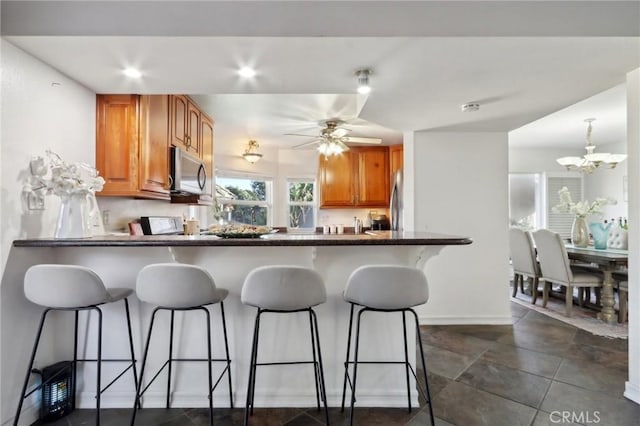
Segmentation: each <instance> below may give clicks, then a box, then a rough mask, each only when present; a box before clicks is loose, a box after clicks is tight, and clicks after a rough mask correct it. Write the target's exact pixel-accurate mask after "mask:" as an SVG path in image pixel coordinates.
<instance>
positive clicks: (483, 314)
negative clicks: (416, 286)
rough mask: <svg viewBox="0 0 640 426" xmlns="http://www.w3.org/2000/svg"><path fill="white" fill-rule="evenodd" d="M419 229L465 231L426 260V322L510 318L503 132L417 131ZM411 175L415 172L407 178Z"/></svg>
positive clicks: (415, 158) (423, 313)
mask: <svg viewBox="0 0 640 426" xmlns="http://www.w3.org/2000/svg"><path fill="white" fill-rule="evenodd" d="M407 143H410V144H412V145H413V147H412V148H409V149H408V152H411V149H413V153H414V154H413V158H408V157H407V156H405V161H407V160H410V161H413V162H414V177H413V180H414V183H415V188H414V193H415V200H414V202H415V207H414V209H415V210H414V217H415V230H416V231H424V230H427V231H431V232H439V233H446V234H453V235H461V236H467V237H470V238H472V239H473V244H471V245H467V246H452V247H446V248H444V249H443V250H442V252H441V253H440V255H439V256H438V257H436V258H434V259H432V260H430V261H429V262H428V263H427V265H426V273H427V277H428V279H429V288H430V293H431V295H430V298H429V302H428V303H427V304H426V305H425V306H424V307H422V308H421V309H420V311H419V313H420V316H421V321H422V322H423V323H449V324H450V323H478V324H480V323H484V324H489V323H504V324H508V323H511V313H510V309H509V293H508V287H509V272H508V261H509V252H508V247H509V243H508V233H507V229H508V190H507V186H508V182H507V173H508V161H507V134H506V133H429V132H417V133H415V134H414V138H413V141H411V140H410V138H409V139H408V138H405V146H406V145H407ZM407 179H410V177H407Z"/></svg>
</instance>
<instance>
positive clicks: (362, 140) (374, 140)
mask: <svg viewBox="0 0 640 426" xmlns="http://www.w3.org/2000/svg"><path fill="white" fill-rule="evenodd" d="M341 140H342V141H343V142H346V143H369V144H372V145H380V144H381V143H382V139H380V138H359V137H355V136H345V137H343V138H341Z"/></svg>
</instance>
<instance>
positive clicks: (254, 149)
mask: <svg viewBox="0 0 640 426" xmlns="http://www.w3.org/2000/svg"><path fill="white" fill-rule="evenodd" d="M258 148H260V145H258V141H255V140H253V139H252V140H250V141H249V144H248V145H247V149H245V150H244V154H242V156H243V157H244V159H245V160H247V161H248V162H250V163H251V164H253V163H257V162H258V161H260V159H261V158H262V154H260V153H259V152H258Z"/></svg>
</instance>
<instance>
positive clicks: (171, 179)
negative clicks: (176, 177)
mask: <svg viewBox="0 0 640 426" xmlns="http://www.w3.org/2000/svg"><path fill="white" fill-rule="evenodd" d="M168 177H169V179H168V182H169V188H168V189H171V188H173V178H172V177H171V175H169V176H168Z"/></svg>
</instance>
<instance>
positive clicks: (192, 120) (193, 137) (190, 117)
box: [169, 95, 201, 157]
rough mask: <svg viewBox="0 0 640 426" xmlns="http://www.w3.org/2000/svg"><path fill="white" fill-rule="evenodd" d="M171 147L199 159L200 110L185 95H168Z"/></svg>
mask: <svg viewBox="0 0 640 426" xmlns="http://www.w3.org/2000/svg"><path fill="white" fill-rule="evenodd" d="M169 99H170V103H171V108H170V117H171V120H170V121H171V124H170V132H171V145H173V146H177V147H179V148H181V149H183V150H185V151H186V152H188V153H189V154H191V155H194V156H196V157H200V151H201V148H200V144H201V140H200V110H199V109H198V106H197V105H196V104H194V103H193V102H192V101H191V99H189V98H188V97H187V96H185V95H170V96H169Z"/></svg>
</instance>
